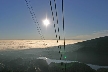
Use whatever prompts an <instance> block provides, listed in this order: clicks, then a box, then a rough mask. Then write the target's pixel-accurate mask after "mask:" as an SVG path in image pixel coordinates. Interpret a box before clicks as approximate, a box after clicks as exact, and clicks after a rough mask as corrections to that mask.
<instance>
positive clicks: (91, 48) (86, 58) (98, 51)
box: [66, 36, 108, 66]
mask: <svg viewBox="0 0 108 72" xmlns="http://www.w3.org/2000/svg"><path fill="white" fill-rule="evenodd" d="M67 47H68V45H67ZM72 47H75V48H76V50H74V51H73V52H67V53H66V55H67V56H69V57H68V59H69V60H77V61H80V62H84V63H90V64H96V65H104V66H108V36H105V37H100V38H96V39H92V40H87V41H84V42H79V43H76V44H74V45H72ZM67 49H68V51H69V48H67ZM72 50H73V49H72ZM70 51H71V49H70Z"/></svg>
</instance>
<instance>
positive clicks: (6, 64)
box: [0, 58, 108, 72]
mask: <svg viewBox="0 0 108 72" xmlns="http://www.w3.org/2000/svg"><path fill="white" fill-rule="evenodd" d="M0 62H1V63H0V72H65V71H66V72H108V69H104V68H102V69H98V70H97V71H96V70H94V69H92V68H90V67H89V66H87V65H86V64H84V63H78V62H75V63H50V64H49V65H48V64H47V62H46V61H45V60H42V59H22V58H17V59H14V60H8V59H7V58H6V60H1V59H0Z"/></svg>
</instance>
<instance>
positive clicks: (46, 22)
mask: <svg viewBox="0 0 108 72" xmlns="http://www.w3.org/2000/svg"><path fill="white" fill-rule="evenodd" d="M43 24H44V25H45V26H46V27H47V26H48V25H49V24H50V21H49V20H48V19H47V17H46V19H45V20H43Z"/></svg>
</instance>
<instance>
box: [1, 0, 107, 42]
mask: <svg viewBox="0 0 108 72" xmlns="http://www.w3.org/2000/svg"><path fill="white" fill-rule="evenodd" d="M30 1H31V2H30V3H29V4H30V5H31V6H32V7H33V10H34V13H35V15H36V19H37V21H38V23H39V25H40V27H41V31H42V35H43V36H44V38H45V39H56V36H55V35H56V34H55V32H54V25H53V24H54V23H55V22H56V21H55V22H53V21H52V16H51V10H50V3H49V1H50V0H30ZM51 1H52V8H53V11H54V16H55V12H56V10H57V13H58V16H57V17H58V22H59V24H58V26H59V28H60V32H59V33H57V34H58V35H60V36H61V38H64V37H65V38H66V39H82V40H85V39H86V40H87V39H93V38H97V37H103V36H108V0H64V20H65V31H64V32H63V28H62V27H63V25H62V4H61V3H62V0H56V4H57V9H56V10H55V9H54V1H53V0H51ZM46 15H47V18H48V19H49V21H50V24H49V25H48V26H47V28H46V27H45V25H44V24H43V22H42V21H43V20H44V19H45V18H46ZM55 18H56V16H55ZM0 39H41V36H40V34H39V33H38V31H37V26H36V25H35V23H34V21H33V20H32V17H31V14H30V12H29V9H28V8H27V5H26V2H25V0H0Z"/></svg>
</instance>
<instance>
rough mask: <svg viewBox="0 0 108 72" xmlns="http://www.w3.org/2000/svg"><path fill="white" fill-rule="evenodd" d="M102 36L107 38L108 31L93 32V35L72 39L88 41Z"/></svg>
mask: <svg viewBox="0 0 108 72" xmlns="http://www.w3.org/2000/svg"><path fill="white" fill-rule="evenodd" d="M104 36H108V30H103V31H99V32H96V31H95V32H94V33H92V34H89V35H79V36H75V37H72V39H81V40H90V39H95V38H99V37H104Z"/></svg>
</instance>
